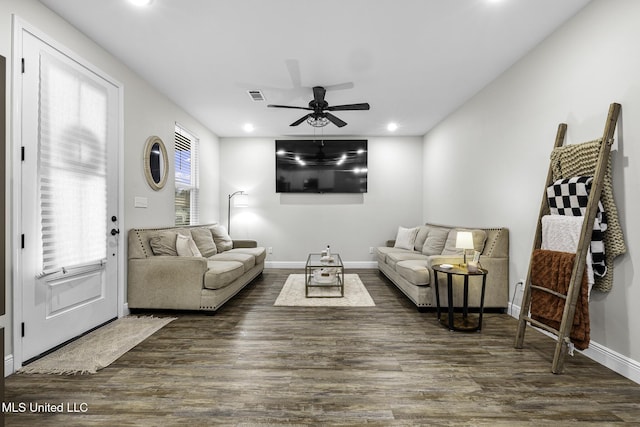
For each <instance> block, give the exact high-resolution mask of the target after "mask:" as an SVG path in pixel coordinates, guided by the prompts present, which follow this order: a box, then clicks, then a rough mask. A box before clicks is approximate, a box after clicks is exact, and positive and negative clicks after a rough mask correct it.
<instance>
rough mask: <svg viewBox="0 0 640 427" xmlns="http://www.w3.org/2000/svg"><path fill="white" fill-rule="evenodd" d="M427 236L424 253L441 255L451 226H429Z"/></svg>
mask: <svg viewBox="0 0 640 427" xmlns="http://www.w3.org/2000/svg"><path fill="white" fill-rule="evenodd" d="M428 228H429V231H428V232H427V238H426V239H425V240H424V245H422V248H421V251H422V253H423V255H427V256H430V255H440V254H441V253H442V250H443V249H444V245H445V243H446V242H447V237H448V236H449V231H450V230H451V229H450V228H444V227H434V226H428Z"/></svg>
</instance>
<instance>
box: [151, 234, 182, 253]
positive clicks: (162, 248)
mask: <svg viewBox="0 0 640 427" xmlns="http://www.w3.org/2000/svg"><path fill="white" fill-rule="evenodd" d="M177 235H178V233H176V232H175V231H158V232H157V233H156V234H155V235H154V236H151V237H150V238H149V246H151V250H152V251H153V254H154V255H156V256H159V255H169V256H178V252H177V251H176V237H177Z"/></svg>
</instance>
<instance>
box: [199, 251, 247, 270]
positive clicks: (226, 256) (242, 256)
mask: <svg viewBox="0 0 640 427" xmlns="http://www.w3.org/2000/svg"><path fill="white" fill-rule="evenodd" d="M209 260H211V261H236V262H240V263H242V265H243V266H244V271H249V270H251V269H252V268H253V267H254V266H255V265H256V257H255V256H253V255H251V254H247V253H242V252H237V251H225V252H222V253H217V254H215V255H214V256H212V257H209Z"/></svg>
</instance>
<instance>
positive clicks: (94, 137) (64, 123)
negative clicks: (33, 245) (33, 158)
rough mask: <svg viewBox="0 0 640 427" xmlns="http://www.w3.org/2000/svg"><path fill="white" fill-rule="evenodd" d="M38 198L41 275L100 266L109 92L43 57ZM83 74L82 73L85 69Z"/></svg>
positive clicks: (104, 236)
mask: <svg viewBox="0 0 640 427" xmlns="http://www.w3.org/2000/svg"><path fill="white" fill-rule="evenodd" d="M40 67H41V80H40V107H39V108H40V117H41V122H40V132H39V142H38V149H39V151H40V153H39V159H40V164H39V165H38V175H39V201H40V216H41V223H42V236H41V237H42V270H43V274H49V273H53V272H56V271H60V270H62V271H64V270H65V269H67V268H73V267H78V266H85V265H92V264H96V265H101V264H102V262H103V261H104V260H105V259H106V250H107V249H106V248H107V244H106V239H107V180H106V172H107V171H106V168H107V166H106V164H107V163H106V162H107V160H106V143H107V106H108V105H107V92H106V89H105V88H103V87H101V86H99V85H98V84H96V83H94V82H93V81H92V80H91V79H90V78H89V77H87V76H85V75H83V74H82V73H81V72H80V71H79V70H76V69H75V68H74V67H72V66H71V65H68V64H65V63H63V62H61V61H59V60H57V59H55V58H53V57H51V56H47V55H44V54H43V55H42V60H41V64H40ZM85 72H86V71H85Z"/></svg>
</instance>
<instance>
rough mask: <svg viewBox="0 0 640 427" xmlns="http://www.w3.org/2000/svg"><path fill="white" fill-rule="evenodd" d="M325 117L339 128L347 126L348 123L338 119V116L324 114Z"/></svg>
mask: <svg viewBox="0 0 640 427" xmlns="http://www.w3.org/2000/svg"><path fill="white" fill-rule="evenodd" d="M324 116H325V117H326V118H327V119H328V120H329V121H330V122H331V123H333V124H334V125H336V126H338V127H339V128H341V127H343V126H346V125H347V122H345V121H342V120H340V119H339V118H337V117H336V116H334V115H333V114H331V113H324Z"/></svg>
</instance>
